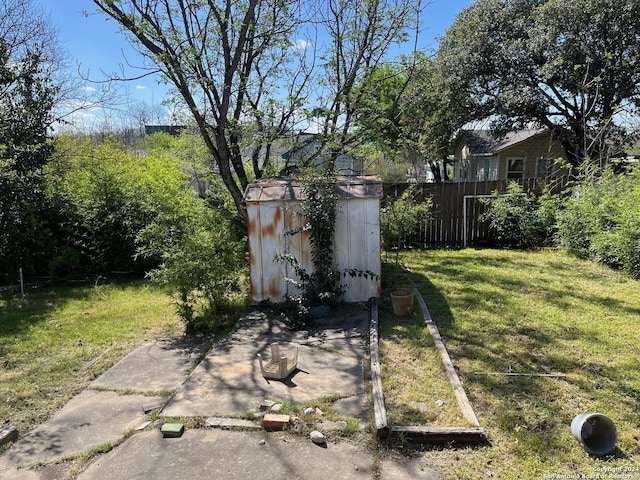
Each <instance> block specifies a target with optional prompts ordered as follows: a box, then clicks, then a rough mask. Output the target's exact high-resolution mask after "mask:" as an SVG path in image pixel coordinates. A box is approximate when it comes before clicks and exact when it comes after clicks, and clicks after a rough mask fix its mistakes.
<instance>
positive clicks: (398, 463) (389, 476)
mask: <svg viewBox="0 0 640 480" xmlns="http://www.w3.org/2000/svg"><path fill="white" fill-rule="evenodd" d="M416 479H423V480H440V476H439V475H438V474H437V472H436V471H435V470H432V469H431V468H429V467H427V466H426V465H424V463H423V462H422V460H421V459H420V458H385V459H383V460H382V465H381V470H380V480H416Z"/></svg>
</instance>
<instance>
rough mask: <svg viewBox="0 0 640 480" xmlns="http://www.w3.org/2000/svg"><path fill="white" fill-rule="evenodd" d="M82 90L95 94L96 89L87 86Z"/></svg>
mask: <svg viewBox="0 0 640 480" xmlns="http://www.w3.org/2000/svg"><path fill="white" fill-rule="evenodd" d="M82 90H84V91H85V92H90V93H91V92H95V91H96V89H95V88H94V87H90V86H88V85H87V86H86V87H82Z"/></svg>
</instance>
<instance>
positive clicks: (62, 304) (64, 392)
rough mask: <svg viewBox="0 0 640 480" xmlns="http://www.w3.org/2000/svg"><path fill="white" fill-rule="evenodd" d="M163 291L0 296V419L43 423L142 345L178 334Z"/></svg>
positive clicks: (24, 427) (140, 288) (71, 290)
mask: <svg viewBox="0 0 640 480" xmlns="http://www.w3.org/2000/svg"><path fill="white" fill-rule="evenodd" d="M170 302H171V300H170V298H169V296H168V295H167V294H166V292H164V291H162V290H158V289H157V288H153V287H150V286H149V285H147V284H146V283H142V282H139V283H127V284H111V285H100V286H97V287H96V286H94V285H87V286H77V287H60V286H57V287H53V286H49V287H41V288H37V289H30V290H29V291H28V294H27V296H26V298H25V299H22V298H20V296H19V295H18V296H15V295H12V294H11V292H8V291H6V292H4V293H2V296H0V318H1V319H2V320H1V321H0V339H1V341H0V362H1V366H2V368H0V419H2V422H3V423H4V425H5V426H6V425H13V426H15V427H16V428H18V430H19V431H20V433H21V434H24V433H26V432H27V431H28V430H30V429H32V428H33V427H35V426H37V425H38V424H40V423H41V422H43V421H45V420H46V419H47V418H48V417H49V416H50V415H51V414H52V413H53V412H54V411H55V410H56V409H58V408H60V407H61V406H62V405H64V403H66V402H67V401H68V400H69V399H70V398H71V397H72V396H73V395H75V394H77V393H79V392H80V391H81V390H82V389H83V388H85V387H86V386H87V385H88V384H89V382H90V381H91V380H93V379H94V378H95V377H97V376H98V375H99V374H100V373H102V372H103V371H104V370H106V369H107V368H109V367H110V366H111V365H113V364H114V363H115V362H116V361H118V360H119V359H120V358H122V357H124V356H125V355H126V354H127V353H129V352H130V351H132V350H133V349H134V348H135V347H137V346H138V345H140V344H141V343H143V342H144V341H145V340H146V339H149V338H150V337H152V336H155V335H158V334H160V333H163V332H181V331H182V330H183V327H182V325H181V323H180V321H179V319H178V318H177V317H176V315H175V310H174V308H173V306H172V305H171V303H170Z"/></svg>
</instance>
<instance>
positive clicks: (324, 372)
mask: <svg viewBox="0 0 640 480" xmlns="http://www.w3.org/2000/svg"><path fill="white" fill-rule="evenodd" d="M289 339H292V337H291V336H290V337H289ZM285 340H286V339H285V338H284V337H283V336H282V335H280V336H279V341H280V343H281V348H282V349H284V351H286V350H287V347H288V343H286V342H285ZM272 341H273V337H268V336H264V337H261V336H256V337H254V338H249V337H244V336H237V335H232V336H230V337H229V339H228V340H226V341H225V344H224V345H221V346H219V347H217V348H215V349H212V350H211V351H210V352H209V354H208V355H207V357H206V358H205V359H204V360H203V361H202V362H201V363H200V364H199V365H198V366H197V367H196V369H195V370H194V372H193V374H192V375H191V376H190V377H189V379H188V380H187V381H186V382H185V383H184V384H183V385H182V387H181V388H180V389H179V390H178V392H177V393H176V395H175V396H174V397H173V398H172V399H171V400H170V401H169V403H168V404H167V405H166V406H165V408H164V409H163V411H162V415H167V416H225V415H230V416H234V415H239V414H242V413H244V412H248V411H252V410H254V409H255V408H257V406H258V404H259V403H260V402H261V401H262V400H264V399H270V400H280V401H289V402H292V403H296V404H301V403H305V402H308V401H311V400H314V399H317V398H321V397H323V396H328V395H331V394H339V395H341V396H353V395H360V394H364V393H365V390H364V388H365V387H364V367H363V357H364V351H363V350H360V351H358V350H356V349H354V348H353V346H351V345H349V346H346V345H345V348H347V349H348V350H347V352H348V355H343V354H341V352H339V351H328V350H325V349H323V348H318V347H310V346H305V345H301V346H300V350H299V353H298V370H296V371H295V372H294V373H293V374H292V375H291V376H290V377H288V378H287V379H285V380H284V381H277V380H266V379H265V378H264V377H263V376H262V374H261V372H260V365H259V363H258V359H257V358H256V354H258V353H261V354H262V355H263V356H264V358H267V359H268V358H270V357H269V355H270V352H269V348H268V347H269V345H270V344H271V342H272ZM357 353H360V355H357Z"/></svg>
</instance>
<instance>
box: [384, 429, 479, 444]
mask: <svg viewBox="0 0 640 480" xmlns="http://www.w3.org/2000/svg"><path fill="white" fill-rule="evenodd" d="M390 436H391V438H396V437H400V438H402V439H404V440H409V441H411V442H414V443H434V444H439V443H484V442H486V440H487V438H486V435H485V432H484V429H483V428H481V427H471V428H469V427H392V428H391V432H390Z"/></svg>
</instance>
